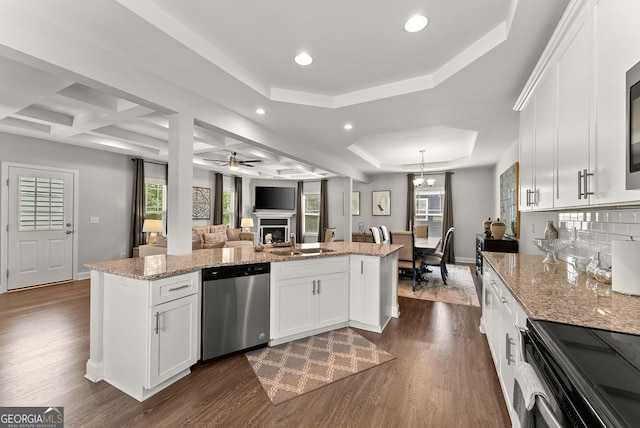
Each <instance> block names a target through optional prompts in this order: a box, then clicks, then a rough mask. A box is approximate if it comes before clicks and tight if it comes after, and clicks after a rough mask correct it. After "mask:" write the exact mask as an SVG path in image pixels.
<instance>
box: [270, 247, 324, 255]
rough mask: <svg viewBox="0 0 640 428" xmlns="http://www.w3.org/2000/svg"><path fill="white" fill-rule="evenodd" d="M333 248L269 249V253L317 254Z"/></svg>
mask: <svg viewBox="0 0 640 428" xmlns="http://www.w3.org/2000/svg"><path fill="white" fill-rule="evenodd" d="M334 251H335V250H330V249H327V248H299V249H297V250H276V251H271V254H275V255H277V256H317V255H319V254H324V253H332V252H334Z"/></svg>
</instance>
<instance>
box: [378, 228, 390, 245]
mask: <svg viewBox="0 0 640 428" xmlns="http://www.w3.org/2000/svg"><path fill="white" fill-rule="evenodd" d="M380 233H381V235H382V243H383V244H388V243H390V242H391V238H390V237H389V229H387V226H380Z"/></svg>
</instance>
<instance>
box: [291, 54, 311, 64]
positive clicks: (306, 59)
mask: <svg viewBox="0 0 640 428" xmlns="http://www.w3.org/2000/svg"><path fill="white" fill-rule="evenodd" d="M295 60H296V63H298V64H300V65H309V64H311V63H312V62H313V58H311V55H309V54H308V53H306V52H300V53H299V54H298V55H296V58H295Z"/></svg>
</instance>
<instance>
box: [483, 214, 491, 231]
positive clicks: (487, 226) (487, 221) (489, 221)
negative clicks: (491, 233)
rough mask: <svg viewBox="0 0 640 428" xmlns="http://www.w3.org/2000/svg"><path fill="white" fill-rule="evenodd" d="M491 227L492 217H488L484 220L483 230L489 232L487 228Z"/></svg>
mask: <svg viewBox="0 0 640 428" xmlns="http://www.w3.org/2000/svg"><path fill="white" fill-rule="evenodd" d="M490 228H491V217H489V218H488V219H486V220H485V221H484V223H482V230H484V231H485V233H486V232H487V230H489V229H490Z"/></svg>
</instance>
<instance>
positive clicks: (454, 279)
mask: <svg viewBox="0 0 640 428" xmlns="http://www.w3.org/2000/svg"><path fill="white" fill-rule="evenodd" d="M430 269H431V270H432V271H433V272H432V273H428V274H427V275H426V277H427V278H429V281H428V282H426V283H424V282H423V283H420V284H418V286H417V287H416V288H417V289H416V291H415V292H413V291H412V290H411V281H410V280H404V279H402V280H400V281H398V296H403V297H410V298H412V299H420V300H431V301H433V302H445V303H454V304H457V305H467V306H480V302H479V301H478V294H477V293H476V287H475V285H474V283H473V277H472V276H471V270H470V269H469V266H464V265H447V270H448V271H449V277H448V278H447V284H446V285H445V284H444V283H443V282H442V277H441V276H440V268H439V267H438V266H431V268H430Z"/></svg>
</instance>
